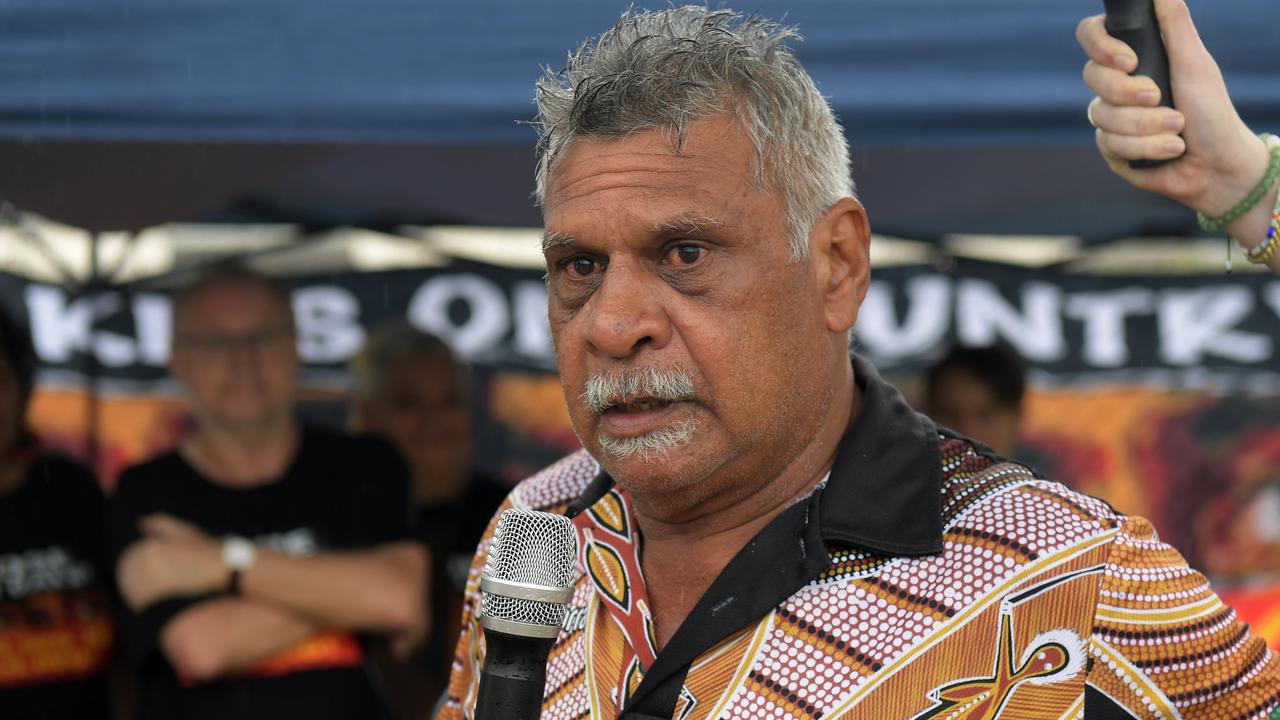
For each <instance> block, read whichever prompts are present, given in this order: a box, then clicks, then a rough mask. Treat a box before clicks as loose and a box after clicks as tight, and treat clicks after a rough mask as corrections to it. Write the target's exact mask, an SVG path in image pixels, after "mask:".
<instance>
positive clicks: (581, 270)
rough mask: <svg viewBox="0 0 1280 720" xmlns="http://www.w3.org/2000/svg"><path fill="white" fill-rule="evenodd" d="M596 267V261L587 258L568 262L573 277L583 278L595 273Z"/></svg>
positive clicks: (577, 258)
mask: <svg viewBox="0 0 1280 720" xmlns="http://www.w3.org/2000/svg"><path fill="white" fill-rule="evenodd" d="M596 265H597V263H596V261H595V260H594V259H593V258H589V257H582V256H579V257H576V258H573V259H572V260H570V261H569V269H570V270H572V271H573V273H574V274H575V275H581V276H583V277H586V276H587V275H590V274H591V273H593V272H595V271H596Z"/></svg>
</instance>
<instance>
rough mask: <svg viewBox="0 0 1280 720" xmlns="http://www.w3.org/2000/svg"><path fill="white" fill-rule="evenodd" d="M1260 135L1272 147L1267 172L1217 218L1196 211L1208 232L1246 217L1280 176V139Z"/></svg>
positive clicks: (1197, 218) (1201, 223)
mask: <svg viewBox="0 0 1280 720" xmlns="http://www.w3.org/2000/svg"><path fill="white" fill-rule="evenodd" d="M1258 137H1260V138H1262V141H1263V142H1264V143H1266V144H1267V147H1268V148H1270V149H1271V162H1270V164H1268V165H1267V173H1266V175H1263V176H1262V180H1261V182H1259V183H1258V184H1257V185H1256V186H1254V188H1253V189H1252V190H1250V191H1249V194H1248V195H1246V196H1245V198H1244V199H1243V200H1241V201H1240V202H1239V203H1236V206H1235V207H1233V208H1231V209H1230V210H1228V211H1227V212H1226V213H1225V214H1223V215H1219V216H1218V217H1216V218H1211V217H1208V216H1207V215H1205V214H1204V213H1196V220H1199V221H1200V227H1201V229H1203V230H1205V231H1206V232H1217V231H1219V230H1221V229H1222V228H1224V227H1226V226H1228V225H1230V224H1231V223H1233V222H1235V221H1237V220H1239V219H1240V218H1242V217H1244V215H1245V213H1247V212H1249V211H1250V210H1252V209H1253V207H1254V206H1255V205H1257V204H1258V201H1259V200H1261V199H1262V196H1263V195H1266V194H1267V191H1268V190H1270V189H1271V188H1272V186H1273V185H1275V184H1276V179H1277V178H1280V141H1277V139H1276V136H1275V135H1270V134H1266V133H1264V134H1262V135H1259V136H1258Z"/></svg>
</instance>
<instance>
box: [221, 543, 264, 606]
mask: <svg viewBox="0 0 1280 720" xmlns="http://www.w3.org/2000/svg"><path fill="white" fill-rule="evenodd" d="M257 560H258V547H257V546H256V545H254V544H253V541H252V540H249V539H247V538H243V537H240V536H238V535H230V536H228V537H227V538H226V539H224V540H223V541H222V565H223V567H224V568H225V570H226V573H225V576H224V577H225V582H224V584H223V587H225V588H226V589H227V592H228V593H229V594H231V595H239V594H240V590H241V581H242V579H243V576H244V574H245V573H246V572H248V571H249V568H251V567H253V565H254V563H255V562H257Z"/></svg>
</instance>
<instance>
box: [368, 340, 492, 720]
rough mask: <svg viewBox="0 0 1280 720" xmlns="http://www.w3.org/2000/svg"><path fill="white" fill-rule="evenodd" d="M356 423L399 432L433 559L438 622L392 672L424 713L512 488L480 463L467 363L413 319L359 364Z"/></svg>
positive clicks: (405, 712) (393, 681) (413, 709)
mask: <svg viewBox="0 0 1280 720" xmlns="http://www.w3.org/2000/svg"><path fill="white" fill-rule="evenodd" d="M351 370H352V375H353V376H354V378H355V384H356V393H355V396H354V397H353V402H352V407H351V418H352V426H353V427H354V428H355V429H356V430H358V431H360V432H368V433H373V434H376V435H381V436H383V437H385V438H386V439H388V440H390V441H391V443H392V444H393V445H395V447H396V448H397V449H398V450H399V451H400V453H401V455H402V456H403V457H404V458H405V459H406V460H407V461H408V465H409V477H410V488H411V489H412V501H413V506H414V511H415V513H416V520H417V528H418V532H419V534H420V535H419V537H420V538H421V540H422V542H423V544H424V545H426V547H427V550H428V551H429V552H430V555H431V560H432V570H433V572H432V574H431V579H430V583H429V585H430V587H429V588H428V591H427V597H428V599H429V603H428V614H429V617H430V618H431V630H430V632H429V633H428V635H427V639H426V641H425V643H424V645H423V647H421V648H419V649H418V651H417V652H416V653H415V654H414V657H413V658H412V659H411V660H410V661H409V662H407V663H403V664H392V665H390V666H388V667H386V668H385V671H384V676H385V677H386V678H387V680H388V686H389V688H390V690H391V695H392V697H393V698H394V699H395V700H396V701H397V704H398V705H399V706H400V707H401V715H402V716H404V717H411V718H421V717H425V716H426V715H427V713H428V712H429V711H430V709H431V707H432V706H433V704H434V703H435V701H436V698H437V697H439V695H440V692H441V691H442V690H443V689H444V686H445V683H446V682H447V681H448V678H449V665H450V660H451V658H452V653H453V642H454V640H456V639H457V637H458V629H459V628H458V622H459V618H460V617H461V615H462V594H463V591H464V590H465V588H466V580H467V570H468V568H469V567H470V565H471V558H472V557H473V556H474V554H475V550H476V545H477V544H478V543H479V542H480V537H481V536H482V535H483V534H484V530H485V527H486V526H487V525H488V524H489V519H490V518H491V517H493V512H494V510H496V509H497V507H498V505H500V504H501V503H502V500H503V498H505V497H506V494H507V491H508V489H509V488H507V487H505V486H503V485H502V484H501V483H499V482H497V481H496V480H494V479H492V478H490V477H487V476H485V475H482V474H479V473H477V472H476V470H475V468H474V465H473V462H472V453H473V447H474V445H473V442H472V430H471V417H470V412H469V411H468V402H469V399H470V392H469V389H468V387H467V379H468V375H467V372H466V369H465V368H464V367H463V366H462V365H461V364H460V363H459V361H458V359H457V357H456V356H455V355H454V353H453V350H452V349H451V348H450V347H449V346H448V345H447V344H446V343H445V342H444V341H443V340H441V339H440V338H438V337H436V336H435V335H432V334H430V333H426V332H423V331H422V330H419V329H417V328H415V327H414V326H412V325H411V324H409V322H408V321H406V320H402V319H397V320H392V321H389V322H387V323H384V324H383V325H381V326H379V327H378V328H376V329H375V330H374V331H373V332H372V333H371V334H370V336H369V340H368V342H367V343H366V345H365V347H364V349H363V350H362V351H361V352H360V354H359V355H357V356H356V358H355V359H354V360H353V361H352V363H351Z"/></svg>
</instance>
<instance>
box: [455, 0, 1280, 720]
mask: <svg viewBox="0 0 1280 720" xmlns="http://www.w3.org/2000/svg"><path fill="white" fill-rule="evenodd" d="M1158 5H1159V8H1160V12H1161V17H1162V20H1163V21H1164V23H1165V25H1164V31H1165V34H1166V36H1167V38H1168V42H1169V46H1170V52H1171V55H1172V59H1173V63H1174V75H1175V77H1183V78H1193V79H1196V80H1199V79H1204V80H1205V81H1206V82H1212V81H1213V77H1212V73H1210V72H1209V70H1208V68H1209V67H1210V66H1211V65H1212V59H1211V58H1209V56H1208V55H1207V53H1205V52H1204V50H1203V47H1201V46H1199V42H1198V38H1196V36H1195V32H1194V29H1193V28H1192V27H1191V25H1190V20H1189V17H1188V16H1187V14H1186V12H1185V7H1183V6H1181V3H1180V0H1160V2H1159V3H1158ZM793 37H794V35H793V34H792V33H791V32H790V31H788V30H787V29H785V28H782V27H780V26H778V25H776V24H773V23H770V22H767V21H762V20H758V19H752V18H743V17H742V16H739V15H736V14H734V13H731V12H724V11H710V10H707V9H704V8H694V7H688V8H677V9H672V10H668V11H665V12H661V13H655V14H630V15H628V16H626V17H624V18H623V19H622V21H620V22H619V24H618V25H616V26H615V27H614V28H613V29H611V30H610V31H608V32H606V33H605V34H604V35H603V36H602V37H601V38H600V39H599V40H598V41H594V42H588V43H587V44H586V45H584V46H583V47H582V48H581V49H580V50H579V51H578V53H577V54H576V55H574V56H573V57H572V58H571V59H570V62H569V67H568V69H567V70H566V71H564V72H563V73H560V74H553V75H551V76H549V77H547V78H546V79H544V80H543V81H542V82H541V83H540V84H539V87H538V104H539V113H540V114H539V120H540V129H541V132H542V145H541V151H542V154H541V160H540V163H539V168H538V193H539V198H540V200H541V201H542V204H543V208H544V218H545V222H546V241H545V243H544V250H545V255H546V262H547V271H548V277H549V290H550V300H549V303H550V307H549V315H550V320H551V327H552V332H553V334H554V338H555V345H556V358H557V361H558V364H559V369H560V372H561V376H562V380H563V384H564V390H565V397H566V399H567V400H568V403H569V409H570V414H571V417H572V419H573V423H574V427H575V430H576V431H577V433H578V435H579V437H580V438H581V439H582V442H583V445H584V446H585V450H584V451H582V452H580V453H578V454H575V455H572V456H570V457H568V458H566V459H564V460H563V461H561V462H560V463H558V464H556V465H554V466H552V467H551V468H548V469H547V470H546V471H544V472H542V473H540V474H538V475H536V476H534V477H532V478H530V479H529V480H526V481H525V482H524V483H522V484H521V485H520V486H519V487H518V488H517V489H516V491H515V492H514V493H513V494H512V496H511V497H510V499H509V502H510V503H512V504H515V505H520V506H527V507H532V508H536V509H542V510H549V511H553V512H568V513H569V514H571V515H573V516H574V523H575V525H576V527H577V529H578V533H579V539H580V541H581V546H582V555H581V560H582V562H581V571H582V574H581V577H580V578H579V580H578V582H577V585H576V587H575V593H574V595H573V599H572V601H571V603H570V608H569V614H568V619H567V621H566V623H565V627H564V630H563V632H561V634H560V636H559V638H558V639H557V641H556V644H555V647H554V648H553V650H552V652H551V658H550V662H549V665H548V669H547V687H546V694H545V699H544V711H543V717H544V718H547V719H548V720H551V719H559V718H586V717H591V718H597V717H599V718H615V717H623V718H633V719H637V720H638V719H641V718H680V719H681V720H700V719H702V718H735V719H737V718H817V717H824V718H874V719H875V720H883V719H885V718H905V717H910V718H943V717H946V718H965V719H970V720H973V719H976V718H985V719H990V718H995V717H997V716H999V717H1001V718H1006V719H1007V718H1039V719H1043V718H1075V717H1080V716H1081V715H1082V714H1085V715H1086V716H1087V717H1090V718H1095V717H1098V718H1104V717H1105V718H1124V717H1179V716H1180V715H1185V716H1193V715H1194V716H1197V717H1214V718H1254V717H1262V716H1263V715H1265V713H1266V712H1269V711H1270V710H1271V709H1272V708H1273V707H1275V706H1276V705H1277V704H1280V660H1278V659H1277V658H1276V657H1275V656H1274V655H1272V654H1271V653H1270V652H1269V651H1268V650H1267V648H1266V646H1265V644H1264V643H1263V642H1262V641H1261V640H1260V639H1258V638H1256V637H1251V636H1250V635H1249V633H1248V630H1247V628H1246V627H1244V626H1242V625H1241V624H1240V623H1239V622H1237V621H1236V619H1235V616H1234V613H1233V612H1232V611H1231V610H1230V609H1229V608H1226V607H1224V606H1223V605H1222V604H1221V602H1220V601H1218V600H1217V598H1216V596H1214V594H1213V592H1212V590H1211V589H1210V588H1209V587H1208V585H1207V583H1206V582H1205V581H1204V579H1203V578H1202V577H1201V576H1199V575H1198V574H1195V573H1194V572H1192V571H1191V570H1189V569H1188V568H1187V567H1186V566H1185V564H1184V563H1183V562H1182V561H1181V559H1180V558H1179V557H1178V556H1177V554H1176V552H1174V551H1173V550H1172V549H1170V548H1168V547H1167V546H1164V545H1162V544H1161V543H1160V542H1159V541H1158V540H1157V539H1156V538H1155V536H1154V533H1153V531H1152V530H1151V527H1150V525H1149V524H1148V523H1146V522H1145V521H1143V520H1141V519H1140V518H1129V517H1124V516H1122V515H1119V514H1117V513H1115V512H1114V511H1112V510H1111V509H1110V508H1109V507H1107V506H1106V505H1105V504H1104V503H1102V502H1101V501H1098V500H1095V499H1093V498H1089V497H1087V496H1083V495H1079V494H1076V493H1073V492H1071V491H1069V490H1068V489H1066V488H1065V487H1063V486H1061V485H1059V484H1056V483H1052V482H1048V481H1045V480H1042V479H1038V478H1035V477H1034V476H1033V475H1032V474H1031V473H1030V472H1029V471H1028V470H1027V469H1026V468H1023V467H1021V466H1019V465H1014V464H1010V463H1006V462H1004V461H1003V460H1001V459H1000V458H996V457H994V456H990V455H987V454H985V453H984V452H983V451H980V450H978V449H977V448H975V447H974V446H973V445H971V444H970V443H969V442H968V441H967V440H965V439H963V438H960V437H957V436H955V435H954V434H952V433H950V432H949V431H947V430H945V429H941V428H937V427H935V426H934V425H933V423H932V422H930V421H929V420H928V419H927V418H925V417H923V416H920V415H917V414H915V413H914V412H912V411H911V409H910V408H909V407H907V405H906V404H905V403H904V402H903V401H902V399H901V397H900V396H899V395H898V394H897V393H896V392H895V391H894V390H893V389H892V388H891V387H889V386H888V385H886V384H885V383H884V382H883V381H881V380H880V379H879V378H878V376H877V375H876V372H875V370H874V369H873V368H872V367H871V366H870V365H868V364H867V363H866V362H865V361H863V360H862V359H860V358H857V357H850V355H849V354H848V349H847V348H848V334H849V331H850V329H851V328H852V327H853V325H854V322H855V320H856V319H857V315H858V308H859V305H860V304H861V302H862V299H863V297H864V295H865V293H866V290H867V283H868V259H867V258H868V242H869V237H870V233H869V230H868V225H867V218H866V214H865V213H864V211H863V208H862V206H861V205H860V204H859V203H858V201H857V200H856V199H854V197H853V188H852V186H851V183H850V181H849V167H848V161H847V152H846V146H845V140H844V137H843V133H842V131H841V129H840V127H839V125H838V124H837V123H836V121H835V119H834V117H833V116H832V113H831V110H830V108H829V107H828V105H827V103H826V102H825V101H824V100H823V98H822V97H821V95H819V94H818V91H817V89H816V88H815V87H814V85H813V82H812V81H811V80H810V78H809V76H808V75H807V74H806V73H805V71H804V69H803V68H802V67H801V66H800V65H799V64H798V63H797V62H796V60H795V59H794V57H793V56H792V55H791V53H790V52H789V51H788V50H787V49H786V47H785V45H784V43H785V42H786V41H788V40H790V39H793ZM1081 41H1082V44H1083V45H1084V46H1085V48H1086V50H1087V51H1088V52H1089V54H1090V56H1091V57H1093V58H1094V60H1095V61H1094V62H1093V63H1091V64H1090V70H1089V76H1090V81H1091V84H1093V87H1094V89H1095V90H1096V91H1098V93H1099V95H1100V96H1101V97H1102V98H1103V100H1102V105H1100V106H1096V112H1095V113H1094V119H1095V120H1096V121H1098V122H1099V123H1100V127H1107V128H1108V130H1107V131H1102V133H1101V134H1100V144H1101V145H1102V148H1103V151H1104V154H1106V155H1107V156H1108V157H1109V158H1111V159H1114V158H1117V157H1119V158H1124V159H1127V158H1129V157H1143V156H1148V157H1150V156H1156V157H1170V156H1173V155H1176V154H1178V152H1181V150H1182V147H1181V145H1179V146H1178V147H1176V148H1174V147H1172V144H1173V143H1175V142H1176V143H1179V144H1180V143H1181V140H1179V139H1177V136H1176V133H1177V130H1178V129H1183V130H1184V132H1185V134H1186V135H1187V137H1188V138H1192V137H1193V136H1194V135H1197V134H1198V137H1199V139H1198V140H1197V141H1193V142H1191V144H1190V147H1191V153H1192V154H1191V155H1190V156H1188V157H1187V158H1186V159H1184V160H1183V161H1182V162H1181V163H1179V165H1180V166H1181V168H1182V169H1181V170H1178V169H1173V168H1165V169H1162V170H1160V171H1157V173H1156V174H1157V175H1159V174H1162V175H1160V177H1164V178H1166V179H1171V178H1172V177H1173V176H1174V174H1175V173H1182V175H1179V177H1180V178H1182V179H1184V180H1186V179H1188V178H1187V177H1186V176H1187V174H1198V177H1197V178H1195V179H1197V180H1198V181H1199V186H1200V188H1201V189H1200V191H1199V192H1186V193H1175V191H1174V189H1173V187H1174V186H1173V185H1172V184H1170V185H1168V186H1165V187H1164V189H1165V190H1166V191H1167V192H1170V193H1174V194H1178V195H1179V196H1180V199H1183V200H1184V201H1186V202H1187V203H1188V204H1190V205H1192V206H1193V207H1196V208H1198V209H1202V210H1205V211H1206V212H1209V211H1212V210H1215V209H1216V210H1217V211H1218V212H1221V208H1216V207H1215V205H1216V204H1217V203H1219V202H1220V201H1221V200H1222V198H1224V197H1230V196H1236V197H1242V196H1244V195H1245V194H1247V192H1248V189H1249V187H1250V186H1251V185H1252V184H1253V183H1255V182H1256V180H1257V177H1259V176H1260V174H1261V173H1260V172H1255V170H1257V168H1256V167H1255V166H1256V164H1257V163H1256V161H1257V160H1258V159H1259V158H1261V159H1262V160H1263V161H1264V162H1265V159H1266V155H1265V149H1264V148H1263V147H1262V145H1261V143H1259V142H1257V141H1256V139H1253V138H1252V136H1251V135H1249V134H1248V133H1247V132H1242V129H1243V124H1242V123H1240V121H1239V118H1238V117H1237V116H1236V115H1235V112H1234V110H1233V109H1232V108H1231V106H1230V103H1229V102H1228V101H1226V93H1225V90H1223V91H1222V92H1221V93H1208V92H1204V93H1198V95H1197V96H1196V97H1188V98H1186V99H1185V102H1184V101H1183V99H1182V98H1179V107H1181V108H1182V113H1176V112H1174V111H1167V110H1161V109H1157V108H1154V107H1150V106H1151V105H1154V102H1149V100H1150V98H1149V97H1148V96H1146V95H1142V94H1141V93H1142V92H1143V91H1145V90H1147V89H1148V87H1154V86H1153V85H1150V83H1149V81H1146V80H1145V79H1141V78H1129V77H1128V76H1127V75H1126V74H1125V73H1124V72H1123V71H1122V69H1118V68H1117V67H1113V66H1116V65H1119V64H1122V63H1127V62H1129V61H1130V60H1131V53H1129V50H1128V49H1127V48H1125V47H1123V46H1122V45H1119V44H1118V43H1115V42H1114V41H1109V40H1107V39H1106V38H1105V33H1103V32H1102V31H1101V28H1100V26H1099V24H1098V22H1097V20H1096V19H1094V20H1090V21H1088V22H1086V23H1085V24H1083V25H1082V29H1081ZM1121 56H1123V57H1121ZM1117 58H1119V59H1117ZM1216 82H1217V83H1218V85H1221V78H1220V77H1218V78H1217V80H1216ZM1200 87H1201V88H1202V89H1203V87H1205V86H1204V85H1201V86H1200ZM1164 119H1176V120H1177V121H1178V127H1177V128H1171V127H1170V126H1166V125H1165V124H1164V123H1163V122H1162V120H1164ZM1125 128H1127V129H1128V130H1129V135H1128V136H1126V137H1125V139H1124V140H1123V141H1117V140H1116V138H1114V137H1112V133H1111V132H1110V130H1122V129H1125ZM1205 151H1209V152H1213V153H1216V155H1214V156H1211V157H1210V156H1205V155H1203V154H1202V153H1204V152H1205ZM1196 153H1201V154H1199V155H1197V154H1196ZM1236 156H1239V157H1240V158H1241V159H1240V161H1239V162H1237V163H1234V164H1233V163H1232V159H1233V158H1234V157H1236ZM1211 161H1215V162H1211ZM1151 187H1153V188H1156V187H1159V186H1158V185H1151ZM1180 187H1183V188H1184V189H1186V188H1189V187H1191V184H1188V185H1184V186H1180ZM1206 188H1211V190H1206ZM1211 196H1212V197H1211ZM1273 199H1274V198H1273ZM1268 207H1269V206H1268ZM1242 222H1247V223H1252V224H1251V225H1249V228H1253V227H1254V226H1255V225H1256V224H1257V223H1258V222H1259V217H1258V215H1257V214H1256V213H1255V214H1253V215H1251V216H1250V217H1249V218H1248V219H1247V220H1242ZM1263 225H1265V222H1264V223H1263ZM1237 229H1238V230H1243V229H1248V228H1245V226H1239V227H1238V228H1237ZM482 550H483V548H482ZM481 559H482V558H481ZM478 560H479V559H478ZM478 571H479V564H478V563H477V565H476V566H475V567H474V568H473V575H472V582H471V585H470V588H469V590H470V595H469V599H468V605H467V610H466V615H465V617H464V620H465V624H464V631H463V635H462V638H461V640H460V642H459V645H458V652H457V656H456V664H455V672H454V675H453V678H452V682H451V684H450V690H449V697H448V699H447V704H446V706H445V709H444V711H443V713H442V715H443V717H447V718H458V717H465V716H468V714H469V712H470V708H471V707H473V705H474V702H475V691H476V683H477V670H478V667H479V663H480V662H481V658H482V656H481V643H480V633H481V631H480V629H479V626H478V623H477V622H476V619H475V615H474V610H475V607H476V600H477V596H478V592H477V580H478Z"/></svg>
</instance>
